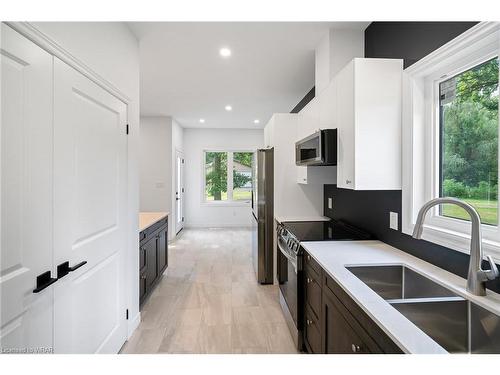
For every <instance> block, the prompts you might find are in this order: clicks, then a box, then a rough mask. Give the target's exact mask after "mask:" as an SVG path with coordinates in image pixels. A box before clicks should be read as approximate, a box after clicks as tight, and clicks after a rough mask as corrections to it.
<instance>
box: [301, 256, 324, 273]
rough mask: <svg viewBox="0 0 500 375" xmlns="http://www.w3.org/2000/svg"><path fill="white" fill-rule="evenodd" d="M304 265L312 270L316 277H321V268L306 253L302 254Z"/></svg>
mask: <svg viewBox="0 0 500 375" xmlns="http://www.w3.org/2000/svg"><path fill="white" fill-rule="evenodd" d="M304 263H305V265H306V267H310V268H312V269H313V270H314V271H315V272H316V273H317V274H318V276H320V275H321V266H320V265H319V264H318V262H316V261H315V260H314V258H313V257H312V256H311V255H309V254H308V253H307V252H305V253H304Z"/></svg>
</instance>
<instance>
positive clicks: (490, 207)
mask: <svg viewBox="0 0 500 375" xmlns="http://www.w3.org/2000/svg"><path fill="white" fill-rule="evenodd" d="M439 93H440V106H439V107H440V116H439V118H440V119H439V122H440V133H441V134H440V170H439V174H440V176H439V177H440V195H441V196H447V197H455V198H459V199H462V200H464V201H466V202H468V203H470V204H471V205H472V206H474V207H475V208H476V209H477V211H478V212H479V215H480V216H481V221H482V223H483V224H489V225H497V224H498V127H499V123H498V102H499V92H498V58H494V59H492V60H489V61H487V62H485V63H483V64H480V65H478V66H475V67H473V68H471V69H469V70H467V71H465V72H463V73H460V74H458V75H456V76H454V77H452V78H450V79H447V80H446V81H443V82H441V83H440V85H439ZM440 215H442V216H446V217H452V218H456V219H463V220H469V216H468V214H467V213H466V212H465V211H464V210H463V209H462V208H459V207H457V206H454V205H444V206H442V207H441V208H440Z"/></svg>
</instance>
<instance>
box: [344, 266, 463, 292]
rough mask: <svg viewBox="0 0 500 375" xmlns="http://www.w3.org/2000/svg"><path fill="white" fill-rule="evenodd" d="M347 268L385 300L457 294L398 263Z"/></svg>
mask: <svg viewBox="0 0 500 375" xmlns="http://www.w3.org/2000/svg"><path fill="white" fill-rule="evenodd" d="M347 269H348V270H349V271H351V272H352V273H353V274H354V275H355V276H356V277H357V278H358V279H360V280H361V281H363V282H364V283H365V284H366V285H368V286H369V287H370V288H371V289H373V291H375V293H377V294H378V295H379V296H381V297H382V298H383V299H385V300H392V299H407V298H428V297H456V296H457V295H456V294H455V293H453V292H452V291H451V290H449V289H446V288H444V287H443V286H441V285H439V284H437V283H435V282H434V281H432V280H430V279H428V278H427V277H425V276H423V275H421V274H420V273H418V272H415V271H413V270H412V269H410V268H408V267H406V266H404V265H400V264H396V265H388V266H354V267H347Z"/></svg>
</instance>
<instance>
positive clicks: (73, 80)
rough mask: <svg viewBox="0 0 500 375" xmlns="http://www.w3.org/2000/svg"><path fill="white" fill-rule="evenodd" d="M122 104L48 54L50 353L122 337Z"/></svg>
mask: <svg viewBox="0 0 500 375" xmlns="http://www.w3.org/2000/svg"><path fill="white" fill-rule="evenodd" d="M126 119H127V106H126V104H124V103H123V102H122V101H120V100H118V99H117V98H116V97H114V96H112V95H111V94H109V93H108V92H107V91H105V90H103V89H102V88H101V87H99V86H97V85H96V84H94V83H93V82H92V81H90V80H89V79H87V78H86V77H85V76H83V75H82V74H80V73H79V72H77V71H76V70H74V69H72V68H71V67H69V66H68V65H66V64H64V63H63V62H61V61H60V60H58V59H57V58H54V264H55V265H59V264H62V263H63V262H69V265H70V266H76V265H78V264H80V263H81V262H84V261H85V262H87V263H86V264H85V265H83V266H82V267H80V268H78V269H76V270H75V271H73V272H70V273H68V274H67V275H66V276H64V277H63V278H61V279H60V280H59V281H58V282H57V283H56V284H55V286H54V299H55V304H54V347H55V351H56V352H60V353H62V352H70V353H116V352H117V351H118V350H119V349H120V347H121V346H122V344H123V343H124V342H125V339H126V315H125V298H124V297H125V296H124V292H125V282H124V279H125V278H124V271H125V267H124V261H125V259H124V258H125V257H124V255H125V249H126V237H127V236H126V233H125V220H126V194H127V186H126V181H127V180H126V178H127V176H126V165H127V139H126V138H127V136H126Z"/></svg>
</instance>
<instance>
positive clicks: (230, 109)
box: [224, 105, 233, 112]
mask: <svg viewBox="0 0 500 375" xmlns="http://www.w3.org/2000/svg"><path fill="white" fill-rule="evenodd" d="M224 109H225V110H226V111H228V112H229V111H232V110H233V107H231V106H230V105H226V106H225V107H224Z"/></svg>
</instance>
